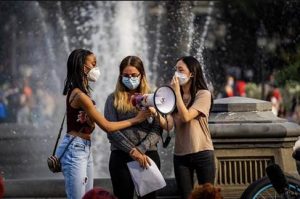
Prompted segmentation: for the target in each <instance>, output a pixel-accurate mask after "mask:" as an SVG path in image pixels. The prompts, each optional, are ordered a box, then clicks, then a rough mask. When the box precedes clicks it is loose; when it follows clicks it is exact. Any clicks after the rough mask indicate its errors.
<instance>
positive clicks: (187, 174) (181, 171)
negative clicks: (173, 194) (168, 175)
mask: <svg viewBox="0 0 300 199" xmlns="http://www.w3.org/2000/svg"><path fill="white" fill-rule="evenodd" d="M173 162H174V172H175V178H176V182H177V186H178V190H179V193H180V195H181V198H182V199H187V198H189V195H190V193H191V191H192V189H193V186H194V178H193V177H194V172H195V171H196V174H197V180H198V184H204V183H206V182H209V183H212V184H214V180H215V158H214V151H200V152H197V153H192V154H187V155H183V156H178V155H174V159H173Z"/></svg>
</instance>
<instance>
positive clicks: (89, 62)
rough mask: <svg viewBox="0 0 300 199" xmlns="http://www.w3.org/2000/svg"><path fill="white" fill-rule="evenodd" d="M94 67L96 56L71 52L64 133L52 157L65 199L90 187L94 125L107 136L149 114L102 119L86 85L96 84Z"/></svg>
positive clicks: (78, 195)
mask: <svg viewBox="0 0 300 199" xmlns="http://www.w3.org/2000/svg"><path fill="white" fill-rule="evenodd" d="M96 65H97V61H96V56H95V55H94V54H93V53H92V52H91V51H89V50H85V49H76V50H73V51H72V52H71V54H70V55H69V57H68V61H67V77H66V80H65V85H64V90H63V95H66V96H67V97H66V106H67V107H66V120H67V121H66V123H67V133H66V134H65V136H64V137H63V140H62V141H61V143H60V144H59V146H58V148H57V151H56V153H55V155H56V157H58V158H59V159H60V163H61V166H62V173H63V175H64V179H65V189H66V193H67V198H69V199H80V198H82V196H83V195H84V194H85V192H87V191H88V190H90V189H92V188H93V181H94V179H93V155H92V151H91V137H92V133H93V131H94V129H95V124H97V125H98V126H99V127H100V128H101V129H103V130H104V131H105V132H107V133H108V134H109V133H113V132H116V131H117V130H119V129H124V128H128V127H130V126H132V125H135V124H138V123H140V122H142V121H144V120H146V118H147V117H148V116H149V115H150V112H149V113H147V111H140V112H139V113H138V114H137V116H136V117H134V116H132V117H131V118H128V119H126V120H123V121H118V122H110V121H108V120H106V118H105V117H104V116H103V114H101V113H100V112H99V111H97V109H96V106H95V102H94V101H93V100H92V98H91V89H90V83H89V82H96V81H97V80H98V78H99V76H100V69H99V68H98V67H97V66H96ZM63 122H64V119H63Z"/></svg>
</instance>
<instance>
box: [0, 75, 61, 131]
mask: <svg viewBox="0 0 300 199" xmlns="http://www.w3.org/2000/svg"><path fill="white" fill-rule="evenodd" d="M55 108H56V104H55V99H54V95H53V94H52V92H51V91H50V90H49V89H47V87H46V86H45V85H44V83H43V81H42V80H34V79H33V78H32V76H31V75H22V76H21V77H20V78H14V79H13V80H9V79H8V78H3V77H2V78H0V123H4V122H5V123H19V124H33V125H36V126H39V125H45V124H50V123H51V121H52V119H53V114H54V112H55Z"/></svg>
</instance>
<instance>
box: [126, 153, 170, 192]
mask: <svg viewBox="0 0 300 199" xmlns="http://www.w3.org/2000/svg"><path fill="white" fill-rule="evenodd" d="M149 159H150V162H151V166H149V167H148V169H144V168H142V167H141V166H140V164H139V163H138V162H137V161H132V162H128V163H127V166H128V168H129V171H130V174H131V177H132V181H133V183H134V187H135V190H136V192H137V195H138V196H141V197H142V196H144V195H146V194H148V193H151V192H153V191H156V190H158V189H161V188H163V187H165V186H166V181H165V179H164V177H163V176H162V174H161V172H160V171H159V169H158V168H157V166H156V164H155V162H154V161H153V160H152V159H151V158H149Z"/></svg>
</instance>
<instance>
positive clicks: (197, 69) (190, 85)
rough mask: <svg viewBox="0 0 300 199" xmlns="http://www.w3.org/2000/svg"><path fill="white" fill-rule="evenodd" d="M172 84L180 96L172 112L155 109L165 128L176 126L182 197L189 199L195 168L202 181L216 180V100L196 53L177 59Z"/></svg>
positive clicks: (176, 166) (177, 171)
mask: <svg viewBox="0 0 300 199" xmlns="http://www.w3.org/2000/svg"><path fill="white" fill-rule="evenodd" d="M171 87H172V88H173V90H174V92H175V96H176V109H175V111H174V112H173V113H172V115H168V116H167V117H162V116H161V115H160V114H159V113H158V112H156V111H155V109H153V108H151V111H152V112H153V113H154V114H155V115H156V119H157V120H159V122H160V124H161V126H162V127H163V128H164V129H172V128H173V126H175V134H176V137H175V149H174V159H173V161H174V171H175V177H176V182H177V185H178V189H179V191H180V194H181V198H183V199H186V198H188V196H189V194H190V193H191V191H192V189H193V185H194V183H193V174H194V172H195V171H196V174H197V179H198V183H199V184H204V183H207V182H208V183H212V184H213V183H214V179H215V161H214V147H213V143H212V139H211V135H210V131H209V128H208V116H209V112H210V109H211V107H212V104H213V99H212V95H211V93H210V91H209V90H208V87H207V85H206V83H205V79H204V75H203V71H202V68H201V65H200V63H199V62H198V61H197V59H195V58H194V57H192V56H186V57H182V58H180V59H178V60H177V62H176V72H175V74H174V76H173V78H172V82H171ZM166 119H167V120H166ZM167 125H168V126H167Z"/></svg>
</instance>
